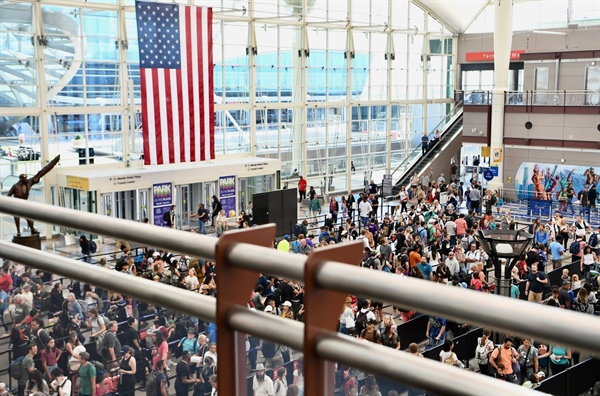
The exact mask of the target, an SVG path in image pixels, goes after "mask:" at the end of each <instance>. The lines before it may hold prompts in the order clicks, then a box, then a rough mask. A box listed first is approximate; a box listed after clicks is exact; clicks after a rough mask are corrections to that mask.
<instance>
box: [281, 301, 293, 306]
mask: <svg viewBox="0 0 600 396" xmlns="http://www.w3.org/2000/svg"><path fill="white" fill-rule="evenodd" d="M281 305H283V306H284V307H291V306H292V303H291V302H289V301H284V302H283V304H281Z"/></svg>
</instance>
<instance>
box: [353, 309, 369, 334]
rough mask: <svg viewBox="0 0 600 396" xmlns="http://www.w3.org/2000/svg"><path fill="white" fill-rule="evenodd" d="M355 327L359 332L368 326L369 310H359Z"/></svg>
mask: <svg viewBox="0 0 600 396" xmlns="http://www.w3.org/2000/svg"><path fill="white" fill-rule="evenodd" d="M354 328H355V330H356V332H357V333H358V334H360V333H362V331H363V330H364V329H366V328H367V312H361V311H358V314H357V315H356V320H355V321H354Z"/></svg>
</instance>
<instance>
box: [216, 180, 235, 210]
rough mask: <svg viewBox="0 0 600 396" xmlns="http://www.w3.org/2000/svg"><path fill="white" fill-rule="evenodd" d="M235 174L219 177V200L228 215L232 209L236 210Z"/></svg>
mask: <svg viewBox="0 0 600 396" xmlns="http://www.w3.org/2000/svg"><path fill="white" fill-rule="evenodd" d="M235 198H236V197H235V176H221V177H219V200H220V201H221V206H222V207H223V210H225V214H226V215H227V217H230V215H229V214H230V213H231V211H233V212H234V213H236V212H235Z"/></svg>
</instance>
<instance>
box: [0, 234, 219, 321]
mask: <svg viewBox="0 0 600 396" xmlns="http://www.w3.org/2000/svg"><path fill="white" fill-rule="evenodd" d="M0 252H1V253H0V254H1V255H2V257H4V258H7V259H9V260H13V261H16V262H19V263H23V264H26V265H29V266H31V267H33V268H39V269H42V270H44V271H48V272H50V273H52V274H59V275H62V276H66V277H69V278H72V279H77V280H79V281H82V282H85V283H91V284H93V285H95V286H99V287H102V288H103V289H107V290H116V291H119V292H121V293H125V294H127V295H132V296H135V297H136V298H139V299H141V300H144V301H147V302H151V303H153V304H157V305H160V306H169V307H170V308H173V309H176V310H177V311H179V312H185V313H187V314H190V315H194V316H197V317H199V318H201V319H203V320H207V321H210V322H214V321H215V318H216V315H217V308H216V300H215V299H214V297H207V296H204V295H201V294H199V293H194V292H191V291H188V290H184V289H180V288H177V287H173V286H169V285H166V284H163V283H160V282H153V281H150V280H148V279H143V278H141V277H135V276H132V275H129V274H125V273H122V272H118V271H114V270H109V269H106V268H102V267H97V266H95V265H91V264H88V263H83V262H81V261H77V260H73V259H70V258H67V257H64V256H58V255H55V254H52V253H48V252H44V251H40V250H35V249H31V248H27V247H24V246H21V245H17V244H14V243H9V242H5V241H0Z"/></svg>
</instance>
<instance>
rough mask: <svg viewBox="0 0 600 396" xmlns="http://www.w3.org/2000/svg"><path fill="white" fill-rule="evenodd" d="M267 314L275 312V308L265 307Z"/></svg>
mask: <svg viewBox="0 0 600 396" xmlns="http://www.w3.org/2000/svg"><path fill="white" fill-rule="evenodd" d="M265 312H273V307H272V306H270V305H267V306H266V307H265Z"/></svg>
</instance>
